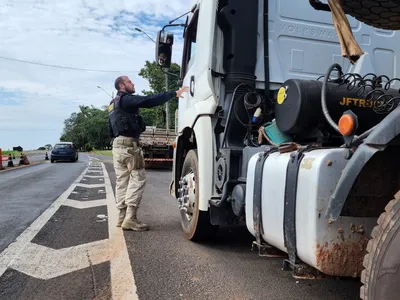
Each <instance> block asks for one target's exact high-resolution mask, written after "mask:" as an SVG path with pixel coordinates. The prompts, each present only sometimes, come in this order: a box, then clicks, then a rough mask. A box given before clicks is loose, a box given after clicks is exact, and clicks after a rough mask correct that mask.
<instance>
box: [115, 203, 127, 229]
mask: <svg viewBox="0 0 400 300" xmlns="http://www.w3.org/2000/svg"><path fill="white" fill-rule="evenodd" d="M125 214H126V207H125V208H121V209H119V213H118V222H117V227H121V224H122V222H123V221H124V219H125Z"/></svg>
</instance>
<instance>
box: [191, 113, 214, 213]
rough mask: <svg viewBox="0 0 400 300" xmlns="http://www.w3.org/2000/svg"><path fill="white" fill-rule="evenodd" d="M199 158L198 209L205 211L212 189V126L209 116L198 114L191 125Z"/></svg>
mask: <svg viewBox="0 0 400 300" xmlns="http://www.w3.org/2000/svg"><path fill="white" fill-rule="evenodd" d="M193 131H194V134H195V136H196V144H197V155H198V160H199V180H200V191H199V195H200V197H199V202H200V203H199V209H200V210H202V211H207V210H208V206H209V201H210V199H211V196H212V191H213V178H214V176H213V170H214V164H213V152H214V141H213V134H212V133H213V128H212V123H211V117H210V116H200V117H199V118H198V119H197V121H196V123H195V124H194V126H193Z"/></svg>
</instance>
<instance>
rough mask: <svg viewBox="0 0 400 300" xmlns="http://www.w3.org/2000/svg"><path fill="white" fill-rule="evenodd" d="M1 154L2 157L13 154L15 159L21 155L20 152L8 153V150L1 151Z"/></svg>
mask: <svg viewBox="0 0 400 300" xmlns="http://www.w3.org/2000/svg"><path fill="white" fill-rule="evenodd" d="M1 153H2V155H9V154H14V155H15V157H17V156H18V157H19V156H20V155H21V152H18V151H10V150H7V151H2V152H1Z"/></svg>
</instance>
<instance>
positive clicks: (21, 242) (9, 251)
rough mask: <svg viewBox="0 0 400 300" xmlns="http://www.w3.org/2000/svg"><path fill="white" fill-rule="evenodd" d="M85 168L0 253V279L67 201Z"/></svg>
mask: <svg viewBox="0 0 400 300" xmlns="http://www.w3.org/2000/svg"><path fill="white" fill-rule="evenodd" d="M86 170H87V168H85V170H84V171H83V173H82V174H81V175H79V177H78V178H77V179H76V180H75V181H74V182H73V184H72V185H71V186H70V187H69V188H68V189H67V190H66V191H65V192H64V193H62V194H61V195H60V197H58V199H57V200H56V201H54V202H53V204H51V205H50V207H49V208H48V209H47V210H45V211H44V212H43V213H42V214H41V215H40V216H39V217H38V218H37V219H36V220H35V221H34V222H33V223H32V224H31V225H30V226H29V227H28V228H27V229H25V231H24V232H23V233H22V234H21V235H20V236H19V237H17V238H16V240H15V241H14V242H13V243H11V244H10V245H9V246H8V247H7V248H6V249H5V250H4V251H3V252H2V253H0V277H1V276H2V275H3V274H4V272H5V271H6V270H7V268H8V267H9V266H10V265H11V264H12V263H13V261H14V260H15V259H16V258H17V257H18V256H20V254H21V253H22V252H23V251H24V249H25V248H26V247H27V246H28V245H29V244H30V241H31V240H32V239H33V238H34V237H35V235H36V234H37V233H38V232H39V231H40V230H41V229H42V227H43V226H44V225H45V224H46V223H47V221H48V220H49V219H50V218H51V217H52V216H53V214H54V213H55V212H56V211H57V210H58V209H59V207H60V206H61V205H62V204H63V203H64V202H65V201H66V200H67V198H68V196H69V195H70V194H71V192H72V191H73V190H74V189H75V187H76V185H79V181H81V179H82V177H83V176H84V175H85V173H86Z"/></svg>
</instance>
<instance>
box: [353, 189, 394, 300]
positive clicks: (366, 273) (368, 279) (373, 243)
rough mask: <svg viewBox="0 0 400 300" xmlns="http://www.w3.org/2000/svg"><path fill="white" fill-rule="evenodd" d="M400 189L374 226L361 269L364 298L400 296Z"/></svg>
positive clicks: (376, 298)
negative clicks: (399, 281)
mask: <svg viewBox="0 0 400 300" xmlns="http://www.w3.org/2000/svg"><path fill="white" fill-rule="evenodd" d="M399 229H400V191H398V192H397V194H396V195H395V197H394V199H393V200H392V201H390V202H389V203H388V205H387V206H386V207H385V212H384V213H382V214H381V216H380V217H379V219H378V225H377V226H376V227H375V228H374V229H373V230H372V233H371V240H370V241H369V242H368V246H367V254H366V255H365V257H364V262H363V265H364V267H365V269H364V270H363V271H362V273H361V282H362V283H363V284H364V285H363V286H361V289H360V297H361V299H363V300H378V299H379V300H391V299H399V295H400V285H399V283H398V278H400V250H399V249H400V230H399Z"/></svg>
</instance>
